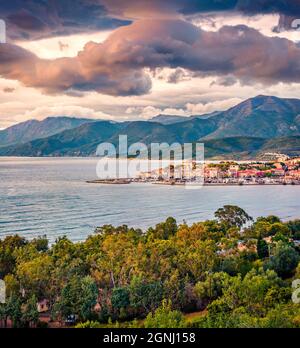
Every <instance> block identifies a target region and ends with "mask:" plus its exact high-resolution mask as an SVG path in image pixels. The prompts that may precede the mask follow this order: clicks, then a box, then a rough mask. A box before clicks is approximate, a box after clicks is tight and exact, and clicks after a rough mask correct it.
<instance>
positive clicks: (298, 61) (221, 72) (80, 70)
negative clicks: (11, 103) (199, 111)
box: [0, 20, 300, 96]
mask: <svg viewBox="0 0 300 348" xmlns="http://www.w3.org/2000/svg"><path fill="white" fill-rule="evenodd" d="M164 67H169V68H173V69H177V68H182V69H187V70H188V71H191V72H192V73H194V74H195V75H197V76H209V75H211V76H219V77H222V76H225V77H226V76H232V77H233V78H235V79H238V80H239V81H240V82H241V83H243V84H250V83H256V82H260V83H263V84H276V83H278V82H287V83H289V82H300V47H299V46H298V45H297V44H295V43H294V42H292V41H289V40H287V39H283V38H278V37H266V36H264V35H262V34H261V33H260V32H258V31H257V30H254V29H251V28H249V27H246V26H243V25H240V26H235V27H232V26H225V27H223V28H221V29H220V30H219V31H217V32H206V31H203V30H201V29H199V28H197V27H196V26H193V25H192V24H189V23H188V22H185V21H181V20H139V21H136V22H134V23H133V24H131V25H129V26H124V27H121V28H119V29H116V30H115V31H114V32H113V33H112V34H111V35H110V36H109V37H108V38H107V39H106V40H105V41H104V42H103V43H95V42H89V43H88V44H86V45H85V47H84V49H83V50H82V51H81V52H79V54H78V56H77V57H75V58H59V59H54V60H46V59H40V58H38V57H37V56H35V55H33V54H32V53H29V52H28V51H26V50H25V49H22V48H20V47H18V46H15V45H10V44H2V45H0V75H1V76H2V77H4V78H8V79H14V80H19V81H21V82H22V83H23V84H25V85H26V86H29V87H35V88H39V89H41V90H43V91H44V92H45V93H62V92H64V93H68V92H69V91H70V90H73V91H76V90H77V91H90V90H95V91H97V92H100V93H104V94H110V95H122V96H125V95H141V94H145V93H147V92H149V91H150V89H151V79H150V77H149V76H148V74H147V73H146V72H145V68H149V69H156V68H164Z"/></svg>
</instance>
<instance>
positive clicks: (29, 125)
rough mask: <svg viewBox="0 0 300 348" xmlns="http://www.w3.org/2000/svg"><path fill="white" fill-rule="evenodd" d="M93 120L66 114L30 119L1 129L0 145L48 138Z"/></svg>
mask: <svg viewBox="0 0 300 348" xmlns="http://www.w3.org/2000/svg"><path fill="white" fill-rule="evenodd" d="M91 121H92V120H91V119H86V118H75V117H66V116H62V117H47V118H45V119H44V120H42V121H38V120H28V121H25V122H22V123H18V124H16V125H14V126H12V127H9V128H6V129H4V130H1V131H0V146H7V145H12V144H18V143H25V142H28V141H31V140H34V139H38V138H46V137H48V136H51V135H53V134H56V133H59V132H62V131H64V130H66V129H71V128H76V127H78V126H80V125H81V124H83V123H87V122H91Z"/></svg>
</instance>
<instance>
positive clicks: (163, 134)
mask: <svg viewBox="0 0 300 348" xmlns="http://www.w3.org/2000/svg"><path fill="white" fill-rule="evenodd" d="M61 119H65V120H64V121H62V122H61ZM71 120H72V121H71ZM68 121H69V122H68ZM28 122H29V124H28V123H27V125H26V122H25V125H24V123H23V124H21V125H16V126H13V127H11V128H8V129H7V130H4V131H1V132H0V145H2V147H0V155H2V156H92V155H95V151H96V148H97V145H98V144H99V143H101V142H111V143H113V144H115V145H117V144H118V136H119V135H120V134H127V136H128V144H129V145H130V144H132V143H134V142H143V143H145V144H146V145H149V144H150V143H152V142H159V143H162V142H166V143H169V144H171V143H173V142H179V143H180V144H183V143H186V142H204V143H205V150H206V157H214V158H222V157H232V158H236V159H239V158H245V159H246V158H254V157H257V156H259V155H260V154H262V153H264V152H281V153H287V154H291V155H298V154H300V100H298V99H283V98H277V97H272V96H257V97H255V98H251V99H248V100H245V101H244V102H242V103H240V104H238V105H236V106H234V107H232V108H230V109H229V110H226V111H221V112H214V113H211V114H208V115H201V116H191V117H183V116H182V117H181V116H172V115H160V116H158V117H155V118H153V119H152V120H148V121H132V122H129V121H127V122H111V121H104V120H102V121H95V120H94V121H93V122H91V120H87V119H74V118H73V119H69V118H63V117H60V118H51V119H50V121H49V118H48V119H46V120H44V121H42V123H40V124H39V125H40V131H39V130H38V127H37V126H36V124H35V123H33V126H31V124H32V122H34V121H28ZM36 122H38V121H36ZM56 122H57V128H55V126H54V125H53V126H51V127H49V129H47V125H48V124H53V123H54V124H55V123H56ZM60 122H61V123H60ZM76 122H78V124H77V125H76V124H75V123H76ZM59 123H60V124H59ZM58 124H59V125H58ZM19 126H21V129H23V131H21V130H20V128H19ZM44 126H45V127H44ZM60 127H61V128H63V127H64V129H59V128H60ZM24 129H27V131H26V130H25V132H24ZM3 132H5V133H3ZM46 132H50V134H49V133H48V134H46ZM51 133H52V134H51ZM3 134H6V139H8V140H7V141H10V142H14V144H13V145H11V143H10V145H9V143H6V144H5V137H4V136H3ZM7 134H9V135H10V136H9V137H8V136H7ZM17 134H22V136H20V135H19V136H18V135H17ZM45 134H46V135H45ZM30 137H31V139H30ZM3 139H4V140H3ZM16 140H18V143H16ZM4 145H9V146H4Z"/></svg>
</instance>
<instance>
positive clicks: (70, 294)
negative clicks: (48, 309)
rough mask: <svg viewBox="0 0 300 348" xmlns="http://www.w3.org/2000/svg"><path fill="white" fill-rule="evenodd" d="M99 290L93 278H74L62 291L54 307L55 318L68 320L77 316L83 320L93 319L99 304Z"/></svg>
mask: <svg viewBox="0 0 300 348" xmlns="http://www.w3.org/2000/svg"><path fill="white" fill-rule="evenodd" d="M97 297H98V288H97V286H96V283H95V281H94V280H93V278H92V277H90V276H86V277H84V278H82V279H81V278H80V277H79V276H74V277H72V278H71V279H70V280H69V281H68V283H67V284H66V286H65V287H64V288H63V289H62V292H61V295H60V298H59V299H58V300H57V302H56V303H55V306H54V312H55V313H54V314H55V316H59V317H61V318H62V319H66V318H67V317H68V316H70V315H77V316H78V317H79V318H80V319H82V320H88V319H90V318H91V315H92V312H93V309H94V306H95V305H96V303H97Z"/></svg>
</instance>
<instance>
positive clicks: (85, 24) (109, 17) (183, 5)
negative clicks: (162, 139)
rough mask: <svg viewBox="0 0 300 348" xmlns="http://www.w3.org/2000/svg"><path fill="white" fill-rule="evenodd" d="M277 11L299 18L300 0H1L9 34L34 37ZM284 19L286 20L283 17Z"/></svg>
mask: <svg viewBox="0 0 300 348" xmlns="http://www.w3.org/2000/svg"><path fill="white" fill-rule="evenodd" d="M220 11H222V12H224V11H227V12H229V13H230V12H240V13H244V14H248V15H254V14H260V13H278V14H280V15H281V16H282V18H283V16H289V17H293V18H299V17H300V0H277V1H275V0H48V1H47V0H26V1H24V0H9V1H1V2H0V16H1V18H2V19H4V20H6V21H7V25H8V31H7V34H8V37H9V38H10V39H12V40H16V39H21V40H32V39H40V38H45V37H51V36H58V35H69V34H74V33H79V32H88V31H95V30H100V29H113V28H116V27H119V26H122V25H126V24H129V22H128V19H141V18H162V17H168V18H174V17H175V16H178V15H179V14H181V15H186V16H188V15H194V14H197V13H207V12H209V13H211V12H220ZM282 21H283V20H282Z"/></svg>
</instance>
